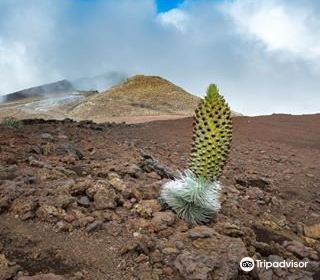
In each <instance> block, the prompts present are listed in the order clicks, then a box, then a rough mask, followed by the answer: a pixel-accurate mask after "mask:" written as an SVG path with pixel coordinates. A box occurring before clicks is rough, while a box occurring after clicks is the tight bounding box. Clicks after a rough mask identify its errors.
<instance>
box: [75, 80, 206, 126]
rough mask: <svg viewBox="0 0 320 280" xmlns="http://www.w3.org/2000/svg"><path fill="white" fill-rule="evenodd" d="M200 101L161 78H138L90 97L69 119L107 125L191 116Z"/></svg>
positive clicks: (76, 108) (77, 107)
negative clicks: (113, 121) (133, 118)
mask: <svg viewBox="0 0 320 280" xmlns="http://www.w3.org/2000/svg"><path fill="white" fill-rule="evenodd" d="M199 100H200V99H199V98H198V97H196V96H194V95H192V94H190V93H188V92H186V91H185V90H183V89H182V88H180V87H178V86H176V85H174V84H173V83H171V82H169V81H167V80H165V79H163V78H161V77H156V76H144V75H137V76H133V77H132V78H129V79H127V80H126V81H125V82H123V83H121V84H119V85H116V86H114V87H112V88H111V89H109V90H107V91H105V92H102V93H100V94H96V95H93V96H91V97H89V98H88V99H87V100H86V101H84V102H82V103H81V104H79V105H78V106H76V107H74V108H73V109H72V110H71V111H70V117H71V118H73V119H76V120H80V119H87V120H93V121H95V122H105V121H107V120H109V119H110V118H112V117H123V116H128V117H129V116H158V115H181V116H189V115H192V113H193V111H194V109H195V108H196V106H197V104H198V102H199Z"/></svg>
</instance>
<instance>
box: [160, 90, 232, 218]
mask: <svg viewBox="0 0 320 280" xmlns="http://www.w3.org/2000/svg"><path fill="white" fill-rule="evenodd" d="M231 140H232V121H231V111H230V108H229V106H228V104H227V103H226V101H225V99H224V98H223V96H221V95H220V94H219V90H218V88H217V86H216V85H214V84H211V85H210V86H209V88H208V90H207V95H206V96H205V98H204V99H203V100H202V101H201V102H200V104H199V106H198V108H197V109H196V111H195V116H194V127H193V142H192V150H191V155H190V162H189V168H188V169H187V170H186V171H184V172H183V173H181V174H180V176H179V177H178V178H176V179H175V180H172V181H170V182H168V183H166V184H165V185H164V186H163V189H162V191H161V199H162V200H163V201H165V202H166V203H167V204H168V205H169V206H170V207H171V208H172V209H173V210H174V211H175V212H176V213H177V214H178V216H180V217H181V218H183V219H184V220H186V221H187V222H189V223H192V224H200V223H205V222H208V221H209V220H210V219H211V218H212V216H213V215H215V214H216V213H217V212H218V211H219V210H220V200H219V198H220V191H221V184H220V182H219V177H220V175H221V173H222V170H223V167H224V165H225V162H226V160H227V156H228V154H229V151H230V147H231Z"/></svg>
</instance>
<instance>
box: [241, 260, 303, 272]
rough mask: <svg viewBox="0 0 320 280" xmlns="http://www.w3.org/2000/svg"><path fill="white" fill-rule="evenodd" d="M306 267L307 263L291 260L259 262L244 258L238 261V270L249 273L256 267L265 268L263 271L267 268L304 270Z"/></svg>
mask: <svg viewBox="0 0 320 280" xmlns="http://www.w3.org/2000/svg"><path fill="white" fill-rule="evenodd" d="M307 265H308V262H297V261H292V260H282V261H278V262H276V261H274V262H270V261H265V260H263V261H261V260H253V259H252V258H250V257H245V258H243V259H242V260H241V261H240V268H241V269H242V270H243V271H246V272H249V271H251V270H252V269H254V267H255V266H256V267H258V268H265V269H269V268H273V267H274V268H278V267H280V268H306V267H307Z"/></svg>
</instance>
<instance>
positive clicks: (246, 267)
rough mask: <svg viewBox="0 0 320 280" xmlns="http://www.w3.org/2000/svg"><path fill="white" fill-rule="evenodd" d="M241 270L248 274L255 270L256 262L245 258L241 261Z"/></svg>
mask: <svg viewBox="0 0 320 280" xmlns="http://www.w3.org/2000/svg"><path fill="white" fill-rule="evenodd" d="M240 268H241V269H242V270H243V271H246V272H249V271H251V270H252V269H254V260H253V259H251V258H249V257H245V258H243V259H242V260H241V261H240Z"/></svg>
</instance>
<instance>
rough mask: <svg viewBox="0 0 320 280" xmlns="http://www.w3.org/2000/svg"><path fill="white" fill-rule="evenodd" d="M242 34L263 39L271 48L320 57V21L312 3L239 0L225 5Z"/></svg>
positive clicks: (304, 57) (309, 56)
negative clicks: (298, 3) (309, 4)
mask: <svg viewBox="0 0 320 280" xmlns="http://www.w3.org/2000/svg"><path fill="white" fill-rule="evenodd" d="M225 11H226V12H227V13H229V14H230V15H231V16H232V18H233V20H234V21H235V23H236V24H237V26H238V28H239V30H240V31H241V32H242V34H243V35H245V36H247V37H249V38H251V39H252V38H255V39H257V40H259V41H261V42H262V43H263V44H264V45H265V47H266V49H267V50H268V51H283V52H287V53H289V54H291V55H294V56H296V57H299V58H303V59H314V58H316V59H319V57H320V33H319V32H320V31H319V30H320V21H319V20H318V17H317V15H315V14H314V12H313V11H312V10H311V9H310V7H308V6H305V5H303V6H302V5H301V6H295V5H294V3H293V2H288V1H287V2H284V1H274V0H268V1H267V0H262V1H251V0H236V1H234V2H232V3H228V4H227V5H226V9H225Z"/></svg>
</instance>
